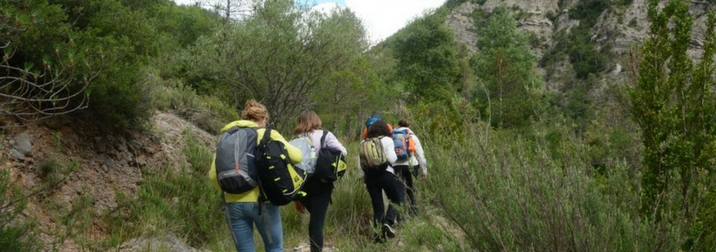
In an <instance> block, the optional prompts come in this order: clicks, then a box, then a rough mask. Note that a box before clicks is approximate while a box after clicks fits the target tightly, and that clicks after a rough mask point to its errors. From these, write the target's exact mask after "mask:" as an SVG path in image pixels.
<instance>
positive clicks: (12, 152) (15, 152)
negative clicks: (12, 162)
mask: <svg viewBox="0 0 716 252" xmlns="http://www.w3.org/2000/svg"><path fill="white" fill-rule="evenodd" d="M10 156H12V157H13V158H15V159H17V160H25V155H24V154H22V153H21V152H19V151H18V150H16V149H10Z"/></svg>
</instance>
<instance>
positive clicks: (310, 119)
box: [293, 110, 321, 135]
mask: <svg viewBox="0 0 716 252" xmlns="http://www.w3.org/2000/svg"><path fill="white" fill-rule="evenodd" d="M317 129H321V118H320V117H318V114H316V112H314V111H313V110H304V111H302V112H301V114H300V115H298V124H296V129H295V130H294V131H293V134H295V135H299V134H303V133H307V132H310V131H311V130H317Z"/></svg>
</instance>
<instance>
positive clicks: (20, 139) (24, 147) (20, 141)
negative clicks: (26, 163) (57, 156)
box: [15, 133, 32, 156]
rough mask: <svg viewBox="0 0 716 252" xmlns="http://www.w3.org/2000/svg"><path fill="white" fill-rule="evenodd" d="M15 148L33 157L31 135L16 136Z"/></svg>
mask: <svg viewBox="0 0 716 252" xmlns="http://www.w3.org/2000/svg"><path fill="white" fill-rule="evenodd" d="M15 148H16V149H17V151H19V152H20V153H22V154H23V155H25V156H32V143H31V142H30V135H28V134H27V133H21V134H19V135H17V136H15Z"/></svg>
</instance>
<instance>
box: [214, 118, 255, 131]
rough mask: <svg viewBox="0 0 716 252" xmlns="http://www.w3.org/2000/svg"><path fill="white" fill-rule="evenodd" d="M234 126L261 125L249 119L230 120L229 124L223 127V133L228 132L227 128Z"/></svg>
mask: <svg viewBox="0 0 716 252" xmlns="http://www.w3.org/2000/svg"><path fill="white" fill-rule="evenodd" d="M233 127H239V128H257V127H259V125H258V124H256V122H254V121H249V120H238V121H233V122H230V123H229V124H227V125H226V126H224V128H222V129H221V133H224V132H226V131H227V130H229V129H231V128H233Z"/></svg>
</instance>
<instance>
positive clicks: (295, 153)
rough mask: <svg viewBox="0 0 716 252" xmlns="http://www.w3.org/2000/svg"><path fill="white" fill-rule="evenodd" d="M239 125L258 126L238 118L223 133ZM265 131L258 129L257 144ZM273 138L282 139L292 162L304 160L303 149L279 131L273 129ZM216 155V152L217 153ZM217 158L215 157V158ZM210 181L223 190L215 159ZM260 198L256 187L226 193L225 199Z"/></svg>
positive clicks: (225, 127) (234, 200)
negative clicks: (295, 145) (288, 140)
mask: <svg viewBox="0 0 716 252" xmlns="http://www.w3.org/2000/svg"><path fill="white" fill-rule="evenodd" d="M234 126H236V127H239V128H251V127H254V128H255V127H258V125H256V123H255V122H253V121H249V120H238V121H233V122H231V123H229V124H227V125H226V126H224V128H223V129H221V133H224V132H226V131H227V130H229V129H231V128H232V127H234ZM264 132H266V129H264V128H259V129H257V130H256V133H258V137H257V138H256V144H259V143H260V142H261V139H262V138H263V136H264ZM271 139H273V140H275V141H280V142H282V143H283V144H284V145H285V146H286V150H288V156H289V158H290V160H291V163H292V164H297V163H300V162H301V161H303V155H302V153H301V149H299V148H296V147H294V146H293V145H290V144H289V143H288V142H287V141H286V139H284V138H283V136H281V133H278V131H275V130H271ZM215 155H216V154H215ZM214 159H215V158H214ZM208 175H209V181H211V184H212V185H214V188H216V189H217V190H219V191H221V187H220V186H219V181H218V180H217V179H216V164H215V163H214V161H212V162H211V169H209V174H208ZM258 198H259V187H258V186H257V187H255V188H254V189H252V190H251V191H248V192H245V193H240V194H231V193H226V196H225V199H226V203H233V202H257V200H258Z"/></svg>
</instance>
